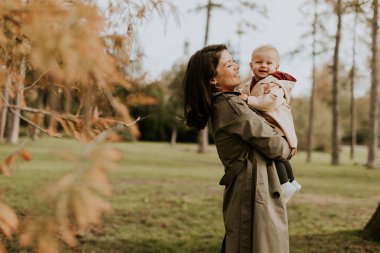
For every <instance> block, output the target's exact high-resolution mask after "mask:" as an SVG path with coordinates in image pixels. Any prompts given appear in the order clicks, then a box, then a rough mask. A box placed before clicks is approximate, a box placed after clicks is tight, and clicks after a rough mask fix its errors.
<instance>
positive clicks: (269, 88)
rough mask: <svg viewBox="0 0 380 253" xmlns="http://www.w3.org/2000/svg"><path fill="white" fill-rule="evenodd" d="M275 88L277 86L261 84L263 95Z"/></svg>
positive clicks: (274, 84)
mask: <svg viewBox="0 0 380 253" xmlns="http://www.w3.org/2000/svg"><path fill="white" fill-rule="evenodd" d="M275 86H278V84H276V83H265V84H262V87H263V89H264V94H268V93H269V92H270V90H271V89H272V88H273V87H275Z"/></svg>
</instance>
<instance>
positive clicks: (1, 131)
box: [0, 76, 11, 140]
mask: <svg viewBox="0 0 380 253" xmlns="http://www.w3.org/2000/svg"><path fill="white" fill-rule="evenodd" d="M10 82H11V81H10V77H9V76H8V78H7V84H6V86H5V89H4V100H5V101H3V104H4V106H3V109H2V113H1V125H0V140H4V136H5V127H6V125H7V118H8V117H7V116H8V107H6V106H5V105H6V103H9V86H10Z"/></svg>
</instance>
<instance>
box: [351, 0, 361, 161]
mask: <svg viewBox="0 0 380 253" xmlns="http://www.w3.org/2000/svg"><path fill="white" fill-rule="evenodd" d="M353 9H354V13H355V17H354V27H353V32H352V67H351V71H350V91H351V103H350V105H351V106H350V112H351V122H350V123H351V143H350V158H351V160H352V159H354V156H355V146H356V142H357V141H356V131H357V130H356V129H357V124H356V103H355V78H356V76H355V72H356V28H357V24H358V17H359V11H360V4H359V1H354V2H353Z"/></svg>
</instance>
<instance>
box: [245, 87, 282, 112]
mask: <svg viewBox="0 0 380 253" xmlns="http://www.w3.org/2000/svg"><path fill="white" fill-rule="evenodd" d="M284 96H285V93H284V90H283V89H282V88H281V87H280V86H278V85H276V86H275V87H272V88H271V89H270V91H269V93H268V94H263V95H260V96H257V97H256V96H249V97H248V99H247V104H248V105H249V106H251V107H252V108H254V109H256V110H259V111H263V112H270V111H273V110H274V109H275V108H276V107H278V106H280V105H281V104H282V103H284V102H286V100H285V97H284Z"/></svg>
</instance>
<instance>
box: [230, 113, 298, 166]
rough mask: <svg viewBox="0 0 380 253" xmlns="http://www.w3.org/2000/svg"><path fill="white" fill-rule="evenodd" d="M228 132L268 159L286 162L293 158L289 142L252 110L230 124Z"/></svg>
mask: <svg viewBox="0 0 380 253" xmlns="http://www.w3.org/2000/svg"><path fill="white" fill-rule="evenodd" d="M226 130H227V131H228V132H230V133H231V134H234V135H238V136H239V137H240V138H241V139H242V140H243V141H244V142H246V143H247V144H248V145H250V146H252V147H253V148H255V149H256V150H258V151H259V152H261V153H262V154H263V155H265V156H266V157H268V158H271V159H276V160H286V159H290V158H291V157H292V155H293V154H292V150H291V149H290V147H289V145H288V143H287V141H286V140H285V138H283V137H282V136H281V135H280V134H279V133H277V132H275V131H274V130H273V129H272V127H270V126H269V124H268V123H267V122H266V121H265V120H264V119H263V118H262V117H261V116H259V115H258V114H256V113H255V112H253V111H252V110H248V111H245V112H244V113H242V114H240V115H239V116H237V117H236V118H235V119H234V120H232V121H231V122H230V124H228V126H227V127H226Z"/></svg>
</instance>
